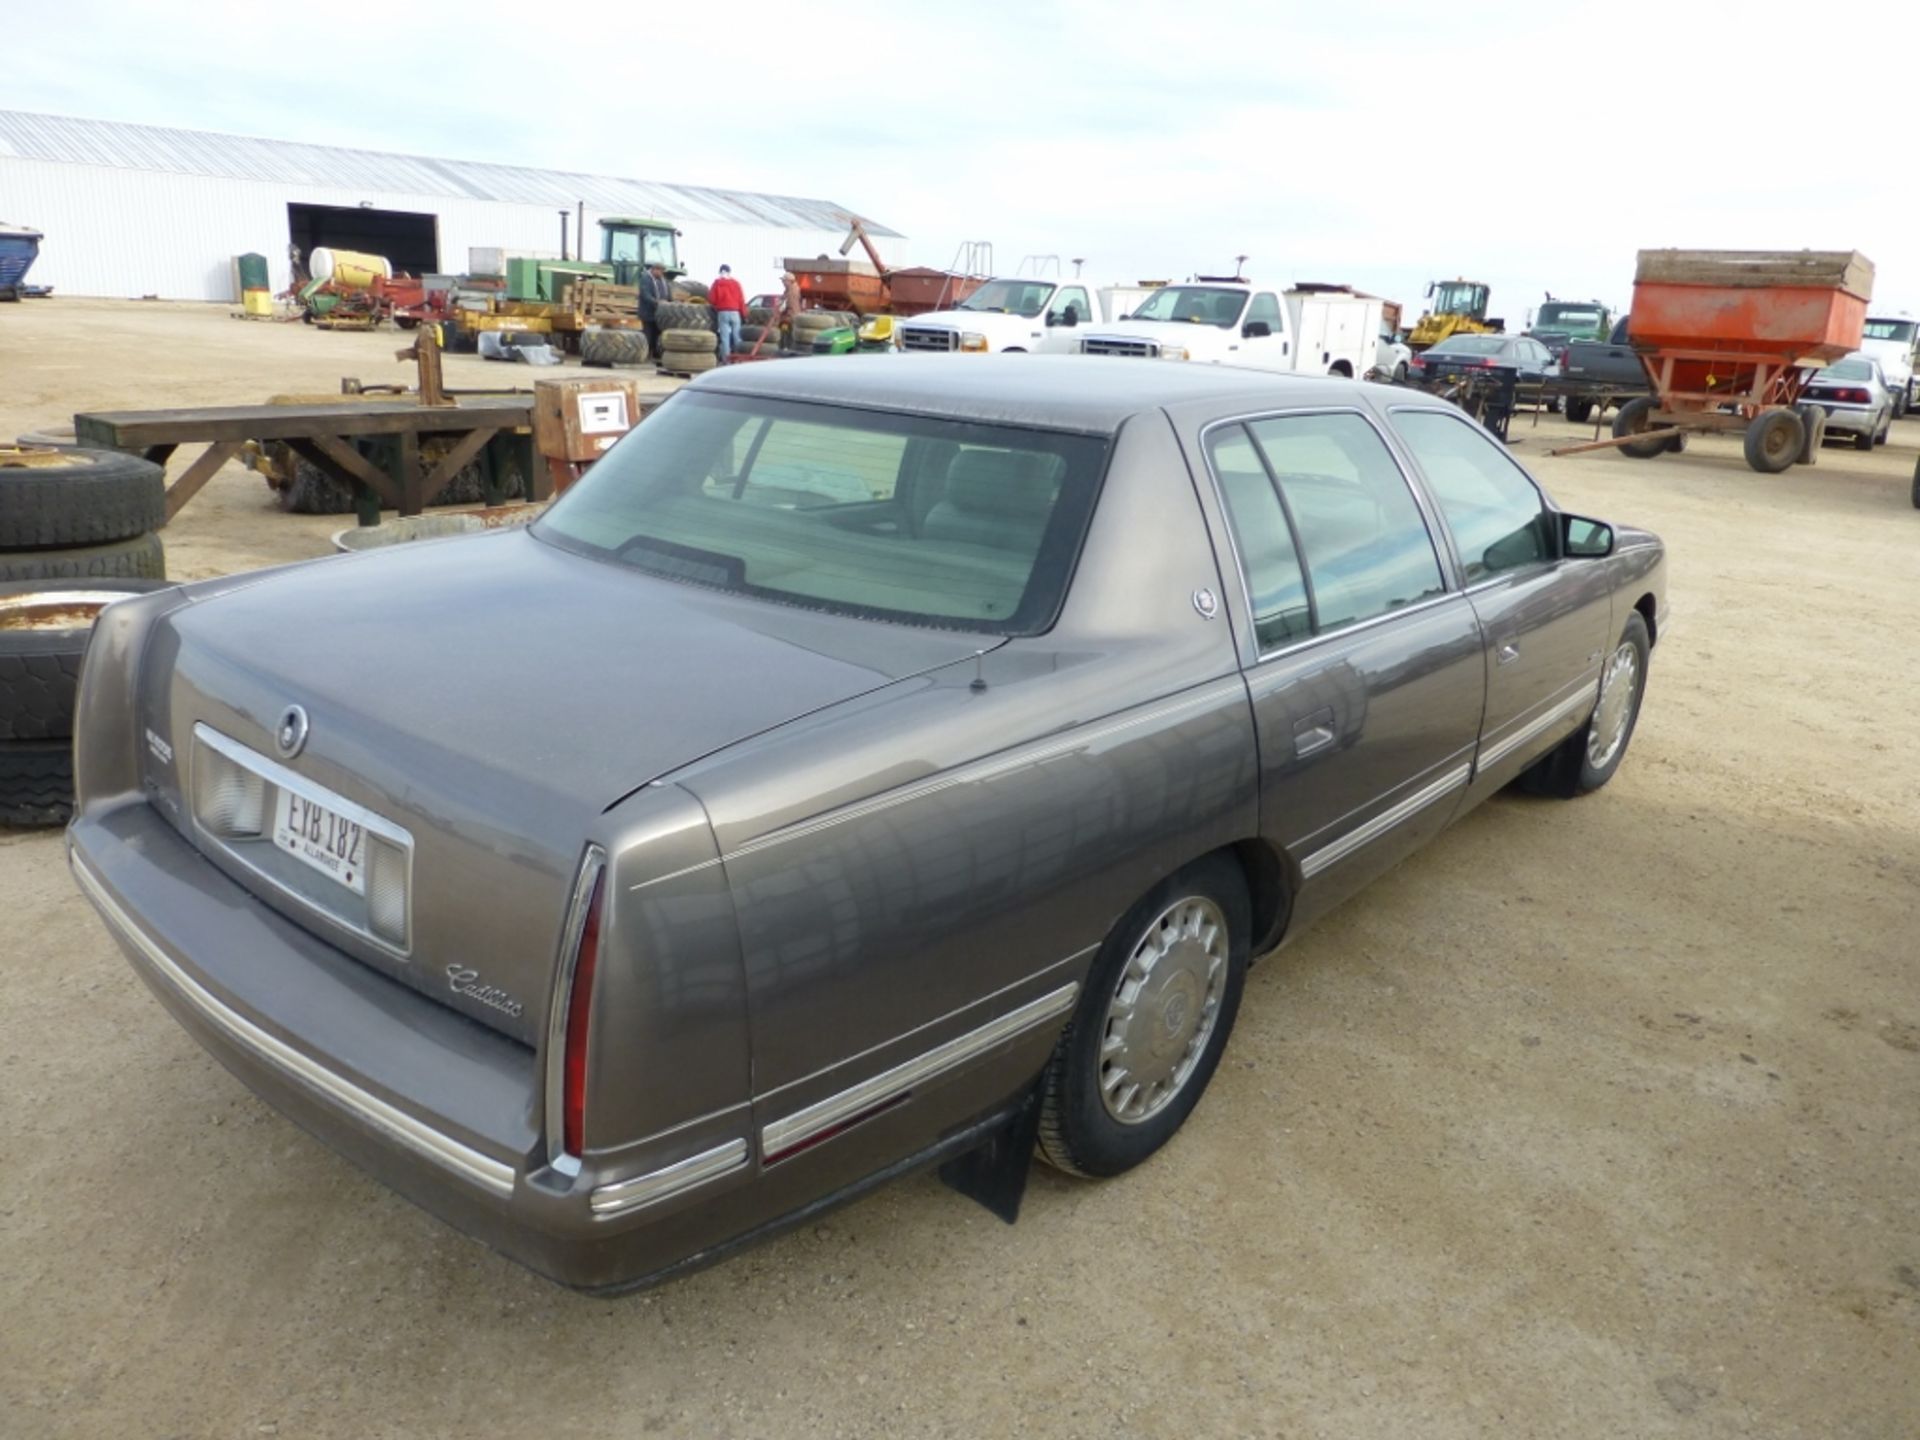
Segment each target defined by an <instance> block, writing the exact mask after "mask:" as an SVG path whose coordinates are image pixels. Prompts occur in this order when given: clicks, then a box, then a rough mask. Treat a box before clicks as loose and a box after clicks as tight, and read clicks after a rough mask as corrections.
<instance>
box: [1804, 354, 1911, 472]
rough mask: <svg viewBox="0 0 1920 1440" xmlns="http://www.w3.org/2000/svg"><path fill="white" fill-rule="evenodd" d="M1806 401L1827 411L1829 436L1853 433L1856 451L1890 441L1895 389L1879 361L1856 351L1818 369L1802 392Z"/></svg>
mask: <svg viewBox="0 0 1920 1440" xmlns="http://www.w3.org/2000/svg"><path fill="white" fill-rule="evenodd" d="M1800 399H1801V402H1802V403H1803V404H1806V405H1812V406H1815V407H1817V408H1819V409H1821V410H1824V411H1826V412H1827V433H1828V434H1829V435H1851V436H1852V437H1853V446H1854V449H1856V450H1871V449H1873V447H1874V446H1876V445H1884V444H1886V443H1887V436H1888V434H1889V433H1891V432H1892V430H1893V411H1894V400H1893V392H1892V391H1891V390H1889V389H1888V388H1887V381H1886V377H1885V376H1884V375H1883V374H1882V373H1881V371H1880V362H1879V361H1878V360H1876V359H1874V358H1873V357H1872V356H1871V355H1868V354H1865V353H1863V352H1861V351H1858V350H1856V351H1855V352H1854V353H1853V354H1851V355H1849V356H1847V358H1846V359H1844V360H1836V361H1834V362H1833V364H1831V365H1829V366H1827V368H1826V369H1824V370H1819V371H1816V372H1815V373H1814V374H1813V376H1812V377H1811V378H1810V379H1809V380H1808V381H1807V383H1806V387H1805V388H1804V389H1803V390H1802V391H1801V392H1800Z"/></svg>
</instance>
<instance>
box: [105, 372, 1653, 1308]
mask: <svg viewBox="0 0 1920 1440" xmlns="http://www.w3.org/2000/svg"><path fill="white" fill-rule="evenodd" d="M1664 577H1665V563H1664V555H1663V550H1662V547H1661V545H1660V543H1659V541H1658V540H1656V539H1655V538H1654V537H1653V536H1651V535H1649V534H1646V533H1644V532H1642V531H1638V530H1628V529H1615V528H1611V527H1609V526H1608V525H1605V524H1602V523H1600V522H1598V521H1594V520H1587V519H1581V518H1578V517H1575V516H1572V515H1568V514H1564V513H1562V512H1560V511H1559V510H1558V509H1556V508H1555V506H1554V505H1553V503H1552V502H1551V501H1550V500H1548V499H1547V498H1546V497H1545V496H1544V495H1543V494H1542V493H1541V491H1540V490H1539V489H1538V488H1537V486H1536V485H1535V484H1534V482H1533V481H1532V480H1531V479H1530V478H1529V477H1528V476H1527V474H1526V472H1525V471H1523V470H1522V469H1521V468H1520V467H1519V466H1518V465H1517V464H1515V463H1514V461H1513V460H1512V459H1511V458H1510V457H1509V456H1508V454H1507V453H1506V451H1505V449H1504V448H1503V447H1502V446H1500V445H1498V444H1496V443H1494V442H1492V441H1491V440H1489V438H1488V437H1487V436H1486V434H1485V433H1484V432H1483V431H1482V430H1481V429H1480V428H1479V427H1478V426H1476V425H1474V424H1472V423H1470V422H1469V421H1468V420H1466V419H1465V418H1464V417H1463V416H1462V415H1461V414H1460V413H1459V412H1458V411H1456V410H1454V409H1452V408H1450V407H1448V406H1446V405H1444V404H1442V403H1440V402H1438V401H1435V400H1432V399H1430V398H1428V397H1426V396H1421V395H1415V394H1410V393H1408V392H1405V391H1399V390H1393V389H1388V388H1385V387H1380V386H1372V385H1364V384H1357V383H1352V382H1346V381H1339V380H1323V379H1296V378H1282V377H1277V376H1273V375H1269V374H1262V373H1258V372H1251V371H1238V370H1233V369H1228V368H1221V367H1212V366H1208V367H1205V368H1201V367H1178V366H1164V365H1155V366H1142V367H1132V366H1128V367H1121V368H1115V367H1112V366H1109V365H1104V364H1102V363H1100V362H1098V361H1086V360H1081V359H1078V358H1074V357H1059V358H1053V357H1037V356H1011V357H996V358H995V359H994V360H992V361H990V362H986V363H982V362H980V361H979V360H977V359H974V358H973V357H965V358H952V359H950V358H946V357H914V356H904V357H899V358H897V359H894V360H889V361H884V362H876V363H873V364H866V365H855V364H847V365H833V364H824V363H822V364H807V365H800V364H796V365H779V366H773V365H765V366H750V367H742V368H737V369H730V370H727V371H724V372H716V373H714V374H712V375H710V376H707V377H703V378H702V379H701V380H700V381H698V382H697V383H695V384H693V385H691V386H690V387H688V388H687V389H685V390H683V391H681V392H680V393H679V394H677V395H676V396H674V397H673V398H672V399H671V400H669V401H668V402H667V403H666V404H665V405H664V406H663V407H662V408H661V409H660V410H659V412H658V413H657V414H655V415H653V416H651V417H650V418H649V419H648V420H647V421H646V423H645V424H643V425H641V426H640V427H639V428H638V429H637V430H635V431H634V432H633V433H632V434H631V435H630V436H629V437H627V438H626V439H625V440H623V441H622V442H621V443H620V444H619V445H618V446H617V447H616V448H615V449H614V450H613V451H611V452H610V453H609V454H608V456H607V457H606V458H605V459H603V460H601V461H600V462H599V464H597V465H596V466H595V467H594V468H593V470H592V471H591V472H590V473H589V474H588V475H587V477H586V478H585V479H584V480H583V481H581V482H580V483H579V484H578V485H577V486H576V487H575V488H574V489H573V490H571V491H570V492H569V493H568V494H567V495H566V496H565V497H564V498H563V499H562V500H560V501H559V502H558V503H557V504H555V505H554V506H553V508H552V509H551V510H550V511H549V512H548V513H547V515H546V516H545V517H544V518H543V519H542V520H541V521H540V522H539V523H538V524H536V525H534V526H533V527H532V528H531V529H530V530H525V531H517V532H503V533H497V534H492V535H486V536H476V537H471V538H463V539H457V540H449V541H441V542H437V543H425V544H418V545H413V546H408V547H404V548H400V549H387V550H384V551H376V552H370V553H366V554H362V555H356V556H349V557H344V558H338V559H328V560H324V561H317V562H314V563H311V564H306V565H298V566H293V567H290V568H287V569H285V570H281V571H278V572H276V573H272V574H269V575H265V576H259V575H255V576H239V577H235V578H232V579H227V580H217V581H208V582H204V583H200V584H195V585H187V586H182V587H180V588H178V589H175V590H170V591H166V592H164V593H161V594H157V595H154V596H151V597H146V598H141V599H135V600H129V601H126V602H123V603H121V604H117V605H115V606H112V607H111V608H109V609H108V610H107V611H106V612H105V614H104V616H103V618H102V619H101V621H100V622H99V626H98V629H97V631H96V633H95V638H94V641H93V649H92V651H91V653H90V654H89V656H88V659H87V664H86V671H85V676H84V681H83V686H82V694H81V697H80V701H79V713H78V716H77V720H76V734H77V736H78V744H77V756H78V759H77V770H78V789H79V811H78V815H77V818H76V819H75V821H74V823H73V826H72V828H71V830H70V832H69V836H70V846H71V858H72V864H73V869H74V872H75V874H76V876H77V878H78V881H79V884H80V887H81V889H82V890H83V891H84V892H85V893H86V894H87V896H88V897H89V898H90V899H91V900H92V901H93V903H94V904H95V905H96V906H97V907H98V908H99V910H100V912H101V914H102V915H103V916H104V917H105V920H106V923H107V926H108V928H109V929H110V930H111V931H112V933H113V934H114V936H115V937H116V938H117V939H118V940H119V942H120V944H121V946H122V947H123V948H124V949H125V951H126V953H127V955H128V956H129V958H130V959H131V961H132V963H133V966H134V968H135V969H136V970H137V971H138V972H139V974H140V975H141V976H142V977H143V978H144V979H145V980H146V982H147V983H148V984H149V985H150V986H151V987H152V988H153V990H154V991H155V993H156V994H157V995H158V996H159V998H160V999H161V1001H162V1002H163V1003H164V1004H165V1005H166V1007H167V1008H168V1009H169V1010H171V1011H172V1012H173V1014H174V1015H175V1016H176V1017H177V1018H178V1019H179V1020H180V1022H181V1023H182V1024H183V1025H185V1026H186V1027H187V1028H188V1029H189V1030H190V1031H191V1032H192V1033H193V1034H194V1035H195V1036H196V1037H197V1038H198V1039H199V1040H200V1042H201V1043H202V1044H204V1045H205V1046H206V1047H207V1048H208V1049H209V1050H211V1051H212V1052H213V1053H214V1054H215V1055H217V1056H218V1057H219V1058H220V1060H221V1061H222V1062H223V1063H224V1064H226V1065H227V1066H228V1067H229V1068H230V1069H232V1070H233V1071H234V1072H235V1073H236V1074H237V1075H239V1076H240V1078H241V1079H242V1080H243V1081H245V1082H246V1083H247V1084H248V1085H249V1086H251V1087H252V1088H254V1089H255V1090H256V1091H258V1092H259V1093H260V1094H261V1095H263V1096H265V1097H266V1098H267V1099H268V1100H269V1101H271V1102H272V1103H273V1104H274V1105H276V1106H278V1107H279V1108H281V1109H282V1110H284V1111H285V1112H286V1113H287V1114H288V1115H290V1116H291V1117H292V1118H293V1119H295V1120H296V1121H298V1122H299V1123H300V1124H302V1125H303V1126H305V1127H306V1128H308V1129H309V1130H311V1131H312V1132H314V1133H315V1134H316V1135H318V1136H320V1137H321V1138H322V1139H324V1140H325V1141H327V1143H329V1144H331V1145H333V1146H335V1147H336V1148H338V1149H339V1150H341V1151H342V1152H344V1153H345V1154H347V1155H348V1156H350V1157H351V1158H353V1159H354V1160H356V1161H358V1162H359V1163H361V1164H363V1165H365V1166H366V1167H368V1168H369V1169H370V1170H372V1171H373V1172H374V1173H376V1174H377V1175H379V1176H380V1177H381V1178H382V1179H384V1180H385V1181H387V1182H388V1183H389V1184H391V1185H393V1186H394V1187H395V1188H397V1189H399V1190H400V1191H402V1192H403V1193H405V1194H407V1195H408V1196H410V1197H412V1198H413V1199H415V1200H416V1201H418V1202H419V1203H420V1204H422V1205H423V1206H425V1207H426V1208H428V1209H429V1210H431V1211H433V1212H434V1213H436V1214H438V1215H440V1216H442V1217H444V1218H445V1219H446V1220H448V1221H450V1222H451V1223H452V1224H454V1225H456V1226H459V1227H460V1228H462V1229H464V1230H466V1231H469V1232H471V1233H472V1234H474V1235H476V1236H478V1237H480V1238H482V1239H483V1240H485V1241H486V1242H487V1243H489V1244H491V1245H493V1246H495V1247H497V1248H498V1249H499V1250H501V1251H503V1252H505V1253H506V1254H508V1255H510V1256H512V1257H514V1258H516V1259H518V1260H520V1261H523V1262H525V1263H526V1264H528V1265H530V1266H532V1267H533V1268H535V1269H537V1270H540V1271H542V1272H544V1273H546V1274H548V1275H551V1276H553V1277H555V1278H557V1279H559V1280H562V1281H564V1282H566V1283H568V1284H571V1285H576V1286H580V1287H585V1288H596V1289H610V1288H618V1287H624V1286H631V1285H636V1284H641V1283H645V1282H647V1281H650V1280H656V1279H659V1278H661V1277H663V1276H666V1275H669V1274H673V1273H675V1272H677V1271H679V1270H681V1269H683V1268H685V1267H687V1266H689V1265H693V1264H697V1263H701V1262H704V1261H707V1260H710V1259H712V1258H715V1257H717V1256H719V1255H721V1254H723V1253H725V1252H726V1251H727V1250H728V1249H729V1248H731V1247H733V1246H735V1245H737V1244H740V1243H742V1242H744V1241H748V1240H751V1239H753V1238H755V1237H758V1236H761V1235H764V1234H766V1233H768V1232H770V1231H771V1230H774V1229H777V1228H779V1227H780V1226H782V1225H784V1224H788V1223H792V1222H793V1221H795V1220H796V1219H798V1218H801V1217H804V1216H807V1215H809V1214H812V1213H815V1212H816V1211H817V1210H818V1209H819V1208H820V1207H822V1206H823V1205H826V1204H828V1203H831V1202H833V1201H835V1200H838V1199H842V1198H845V1197H848V1196H851V1195H854V1194H857V1193H859V1192H861V1191H862V1190H864V1189H866V1188H868V1187H871V1186H873V1185H875V1184H878V1183H880V1182H882V1181H884V1180H886V1179H888V1178H890V1177H892V1176H894V1175H898V1174H900V1173H902V1172H903V1171H905V1170H907V1169H909V1168H911V1167H914V1166H917V1165H923V1164H928V1163H932V1162H936V1161H944V1162H948V1163H947V1168H946V1169H945V1170H943V1174H945V1175H947V1176H948V1177H949V1178H950V1180H951V1181H952V1182H953V1183H954V1184H956V1186H958V1187H959V1188H961V1189H963V1190H964V1191H966V1192H967V1193H970V1194H973V1195H975V1196H976V1197H977V1198H981V1199H983V1200H984V1201H986V1202H988V1203H990V1204H992V1205H993V1206H994V1208H996V1209H997V1210H998V1211H999V1212H1000V1213H1003V1214H1007V1215H1009V1216H1010V1215H1011V1214H1012V1212H1013V1210H1014V1208H1015V1207H1016V1206H1017V1203H1018V1197H1019V1194H1020V1187H1021V1184H1022V1183H1023V1181H1024V1179H1025V1175H1026V1165H1027V1163H1028V1160H1029V1157H1030V1156H1031V1155H1032V1154H1033V1152H1034V1150H1035V1148H1036V1145H1037V1148H1038V1149H1039V1150H1040V1152H1041V1153H1042V1154H1044V1155H1045V1157H1046V1158H1048V1159H1049V1160H1051V1161H1053V1162H1054V1163H1055V1164H1057V1165H1059V1166H1061V1167H1062V1168H1064V1169H1066V1170H1070V1171H1076V1172H1080V1173H1083V1174H1088V1175H1114V1174H1117V1173H1119V1172H1121V1171H1124V1170H1126V1169H1128V1168H1129V1167H1131V1166H1134V1165H1137V1164H1139V1163H1140V1162H1141V1161H1142V1160H1144V1159H1146V1158H1147V1157H1148V1156H1149V1155H1151V1154H1153V1152H1154V1151H1156V1150H1157V1149H1159V1148H1160V1146H1161V1145H1163V1144H1165V1143H1166V1141H1167V1140H1168V1139H1169V1138H1170V1137H1171V1136H1172V1135H1173V1134H1174V1132H1175V1131H1177V1130H1178V1129H1179V1128H1180V1125H1181V1123H1182V1121H1184V1120H1185V1118H1186V1116H1187V1114H1188V1113H1189V1112H1190V1111H1191V1110H1192V1109H1193V1107H1194V1105H1195V1104H1196V1103H1197V1102H1198V1100H1199V1099H1200V1096H1201V1093H1202V1092H1203V1091H1204V1090H1205V1089H1206V1086H1207V1082H1208V1080H1209V1078H1210V1077H1211V1075H1212V1074H1213V1071H1214V1067H1215V1066H1216V1065H1217V1064H1218V1062H1219V1059H1220V1055H1221V1051H1222V1049H1223V1048H1224V1047H1225V1046H1226V1044H1227V1040H1228V1035H1229V1032H1230V1031H1231V1030H1232V1028H1233V1022H1234V1015H1235V1012H1236V1011H1237V1009H1238V1007H1239V1004H1240V998H1241V987H1242V980H1243V978H1244V975H1245V972H1246V968H1247V964H1248V961H1249V959H1250V958H1251V957H1253V956H1256V955H1260V954H1262V953H1264V952H1266V951H1268V950H1270V949H1271V948H1273V947H1274V946H1275V945H1277V944H1279V943H1281V942H1282V941H1284V940H1285V939H1287V938H1288V937H1289V936H1292V935H1294V934H1297V933H1298V932H1299V931H1300V929H1301V928H1302V927H1303V926H1305V925H1307V924H1308V923H1309V922H1310V921H1311V920H1312V919H1313V918H1314V917H1315V916H1317V915H1319V914H1321V913H1322V912H1323V911H1325V910H1326V909H1327V908H1328V907H1330V906H1332V905H1335V904H1337V903H1338V902H1339V901H1341V900H1342V899H1343V898H1345V897H1346V896H1348V895H1350V894H1352V893H1353V892H1354V891H1356V890H1358V889H1359V888H1360V887H1361V886H1363V885H1364V884H1366V883H1367V882H1368V881H1369V880H1371V879H1372V878H1374V877H1375V876H1377V875H1379V874H1380V873H1381V872H1382V871H1384V870H1386V869H1387V868H1388V867H1390V866H1392V865H1393V864H1394V863H1395V862H1396V861H1398V860H1399V859H1401V858H1402V857H1403V856H1405V855H1407V854H1408V853H1409V852H1410V851H1412V850H1413V849H1414V848H1415V847H1417V846H1419V845H1421V844H1422V843H1424V842H1425V841H1426V840H1428V839H1430V838H1431V837H1433V836H1434V835H1435V834H1437V833H1438V832H1439V831H1440V830H1441V829H1443V828H1444V827H1445V826H1446V825H1447V824H1448V822H1449V821H1451V820H1453V819H1454V818H1456V817H1457V816H1459V815H1461V814H1463V813H1465V811H1466V810H1468V809H1469V808H1470V807H1471V806H1473V805H1474V804H1476V803H1477V802H1479V801H1480V800H1483V799H1485V798H1486V797H1487V796H1488V795H1491V794H1492V793H1494V792H1495V791H1497V790H1499V789H1501V788H1502V787H1503V786H1506V785H1507V784H1509V783H1510V782H1512V781H1514V780H1516V779H1524V780H1525V781H1526V782H1527V783H1529V784H1530V785H1532V786H1534V787H1535V788H1538V789H1541V790H1545V791H1551V792H1555V793H1558V794H1562V795H1569V796H1570V795H1575V794H1578V793H1581V792H1583V791H1589V790H1593V789H1595V788H1596V787H1598V786H1600V785H1603V784H1605V783H1606V782H1607V780H1608V779H1609V778H1610V777H1611V776H1612V775H1613V773H1614V772H1615V770H1616V768H1617V767H1618V766H1619V765H1620V763H1621V758H1622V756H1623V755H1624V754H1625V753H1626V749H1627V745H1628V742H1629V740H1630V738H1631V736H1632V734H1633V729H1634V720H1635V717H1636V715H1637V713H1638V711H1639V707H1640V702H1641V697H1642V695H1643V693H1644V687H1645V683H1646V677H1647V664H1648V657H1649V652H1650V649H1651V647H1652V645H1653V642H1654V640H1655V639H1656V638H1657V636H1658V635H1659V632H1660V629H1661V623H1662V621H1663V619H1664V617H1665V609H1664V600H1663V598H1662V596H1663V589H1664Z"/></svg>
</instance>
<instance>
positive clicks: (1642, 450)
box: [1613, 395, 1667, 460]
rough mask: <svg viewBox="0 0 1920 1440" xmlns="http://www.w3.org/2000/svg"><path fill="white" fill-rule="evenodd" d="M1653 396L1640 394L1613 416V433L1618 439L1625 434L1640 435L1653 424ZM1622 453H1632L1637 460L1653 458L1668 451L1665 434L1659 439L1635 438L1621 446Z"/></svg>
mask: <svg viewBox="0 0 1920 1440" xmlns="http://www.w3.org/2000/svg"><path fill="white" fill-rule="evenodd" d="M1652 416H1653V397H1652V396H1650V395H1640V396H1637V397H1635V398H1634V399H1632V400H1629V401H1628V402H1627V403H1626V404H1624V405H1622V406H1621V407H1620V409H1619V412H1618V413H1617V414H1615V415H1614V417H1613V433H1614V437H1615V438H1616V439H1618V438H1619V437H1621V436H1623V435H1638V434H1639V433H1640V432H1641V431H1643V430H1646V429H1648V428H1649V427H1650V426H1651V425H1652V424H1653V419H1652ZM1620 451H1621V453H1622V454H1625V455H1631V456H1632V457H1633V458H1634V459H1636V460H1651V459H1653V457H1654V456H1656V455H1664V454H1666V452H1667V441H1666V437H1665V436H1661V437H1660V438H1659V439H1657V440H1635V441H1633V442H1632V443H1630V444H1626V445H1622V446H1621V447H1620Z"/></svg>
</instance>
